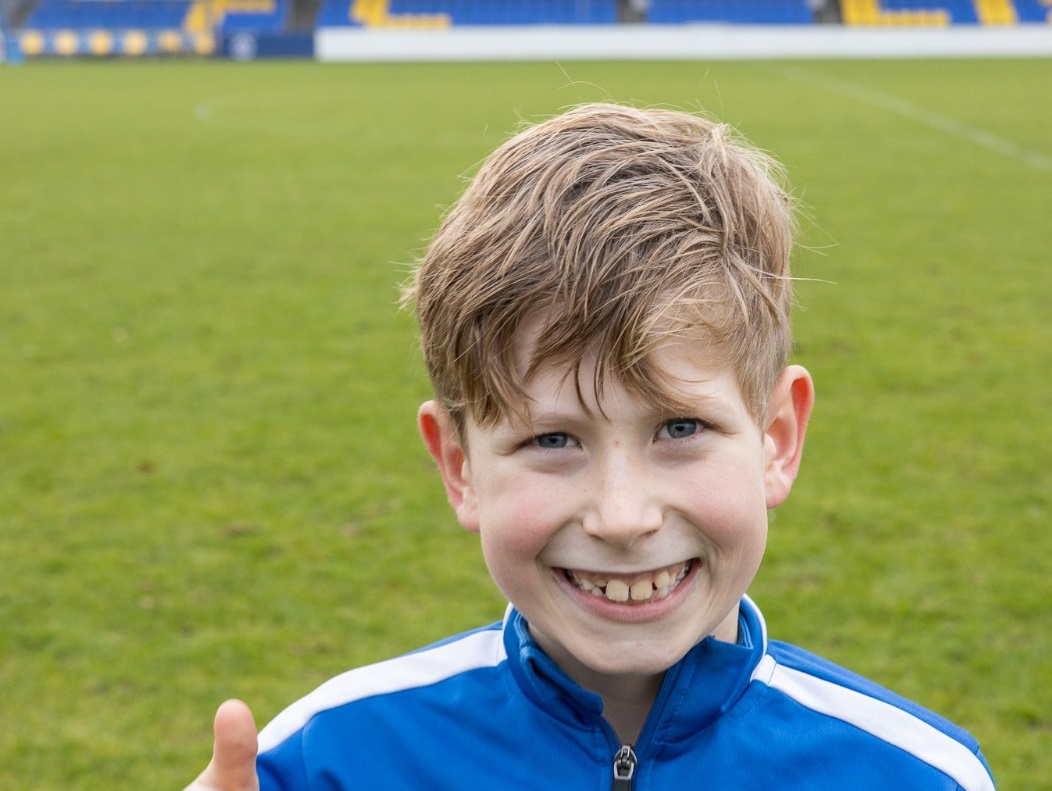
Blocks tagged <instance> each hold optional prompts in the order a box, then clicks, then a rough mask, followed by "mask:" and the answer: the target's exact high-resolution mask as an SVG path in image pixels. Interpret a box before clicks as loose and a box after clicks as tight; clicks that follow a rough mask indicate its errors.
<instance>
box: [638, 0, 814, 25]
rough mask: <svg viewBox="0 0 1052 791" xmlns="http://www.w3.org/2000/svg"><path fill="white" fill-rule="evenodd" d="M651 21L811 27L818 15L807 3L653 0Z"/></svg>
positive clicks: (786, 0) (797, 0)
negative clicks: (808, 25)
mask: <svg viewBox="0 0 1052 791" xmlns="http://www.w3.org/2000/svg"><path fill="white" fill-rule="evenodd" d="M647 21H649V22H651V23H653V24H681V23H684V22H709V23H729V24H742V25H807V24H811V23H812V22H813V21H814V15H813V12H812V11H811V8H810V7H809V5H808V2H807V0H704V1H703V2H699V0H651V2H650V10H649V12H648V14H647Z"/></svg>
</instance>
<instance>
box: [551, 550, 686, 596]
mask: <svg viewBox="0 0 1052 791" xmlns="http://www.w3.org/2000/svg"><path fill="white" fill-rule="evenodd" d="M695 562H696V560H688V561H686V562H684V563H676V564H674V565H672V566H666V567H665V568H662V569H658V570H656V571H649V572H644V573H642V574H631V575H623V574H603V573H601V572H592V571H577V570H573V569H563V570H562V573H563V575H564V576H565V577H566V579H567V580H568V581H569V582H570V584H571V585H573V586H574V587H576V588H577V589H578V590H582V591H584V592H585V593H589V594H591V595H592V596H596V597H598V598H601V599H606V600H607V601H612V602H617V603H619V604H630V605H631V604H644V603H646V602H650V601H658V600H660V599H664V598H665V597H666V596H668V595H669V594H670V593H672V591H674V590H675V589H676V587H677V586H678V585H679V584H680V583H681V582H683V580H684V579H685V578H686V576H687V575H688V574H689V573H690V571H691V569H692V568H693V567H694V564H695Z"/></svg>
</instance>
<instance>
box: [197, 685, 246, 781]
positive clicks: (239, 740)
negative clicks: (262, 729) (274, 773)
mask: <svg viewBox="0 0 1052 791" xmlns="http://www.w3.org/2000/svg"><path fill="white" fill-rule="evenodd" d="M256 749H257V742H256V723H255V720H253V719H252V712H251V711H250V710H249V708H248V706H246V705H245V704H244V703H242V702H241V701H240V700H228V701H227V702H226V703H224V704H223V705H221V706H220V707H219V710H218V711H217V712H216V719H215V746H214V747H213V748H212V762H211V763H209V764H208V767H207V768H206V769H205V770H204V771H203V772H202V773H201V775H200V776H199V777H198V778H197V779H196V780H194V782H192V783H191V784H190V785H188V786H187V787H186V789H185V791H259V778H258V777H257V776H256Z"/></svg>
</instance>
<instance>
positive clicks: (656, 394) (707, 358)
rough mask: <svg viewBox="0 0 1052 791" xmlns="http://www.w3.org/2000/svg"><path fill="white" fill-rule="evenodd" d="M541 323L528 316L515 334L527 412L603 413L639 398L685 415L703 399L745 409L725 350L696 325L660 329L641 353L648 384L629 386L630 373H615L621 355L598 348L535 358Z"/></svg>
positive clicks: (651, 405)
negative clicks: (566, 357)
mask: <svg viewBox="0 0 1052 791" xmlns="http://www.w3.org/2000/svg"><path fill="white" fill-rule="evenodd" d="M545 327H546V321H545V317H544V316H543V315H534V316H530V317H529V318H528V319H527V320H526V321H525V322H523V324H522V326H521V327H520V328H519V329H518V331H517V333H516V336H515V349H514V361H515V366H516V369H517V374H518V376H519V377H520V378H521V381H522V382H523V389H524V392H523V396H524V401H525V403H524V404H523V405H522V406H523V408H522V410H517V409H516V410H514V411H522V412H523V413H524V414H523V415H522V417H526V418H528V417H529V416H530V415H531V414H533V413H535V412H536V411H537V409H538V408H557V409H560V410H563V409H574V408H577V409H583V411H585V412H586V413H599V414H606V413H607V412H609V411H610V410H611V409H613V410H615V411H616V409H617V408H618V406H621V405H623V404H624V403H625V402H632V403H633V404H634V405H637V406H638V405H640V404H643V405H645V406H647V407H649V408H650V409H651V411H656V412H662V413H668V414H670V415H677V416H685V415H690V414H693V413H694V410H697V409H699V408H700V407H702V406H704V405H708V406H716V405H719V404H722V408H724V409H733V410H735V411H739V410H740V411H747V409H746V406H745V401H744V398H743V396H742V392H741V388H740V386H739V383H738V379H737V377H736V376H735V375H734V372H733V371H731V370H730V368H729V366H728V365H727V363H726V354H725V353H723V350H721V349H720V348H719V347H718V346H717V345H716V344H714V343H713V341H712V339H711V338H710V337H709V335H708V333H707V332H705V331H704V330H703V329H702V328H699V327H696V326H695V327H692V328H688V329H681V330H679V331H675V332H672V331H669V332H666V333H662V334H660V335H659V336H658V337H657V338H656V339H655V340H654V341H653V343H652V344H651V345H650V346H649V348H648V349H647V350H646V351H645V354H643V355H642V360H641V362H642V363H643V364H644V365H643V368H644V370H645V372H646V375H647V381H648V383H649V385H650V386H648V387H647V388H646V392H643V389H642V388H639V387H637V386H633V382H632V377H631V376H628V375H624V374H621V373H619V371H621V370H622V369H623V367H624V361H621V360H616V359H603V358H602V356H601V352H600V350H599V349H598V348H592V349H590V350H589V351H588V352H586V353H585V354H584V355H583V356H582V357H581V359H580V360H579V361H572V362H565V361H559V360H545V359H539V358H538V357H537V355H536V353H535V348H536V344H537V339H538V337H539V336H540V334H541V333H542V332H543V331H544V329H545Z"/></svg>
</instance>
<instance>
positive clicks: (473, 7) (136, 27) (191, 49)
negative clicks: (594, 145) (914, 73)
mask: <svg viewBox="0 0 1052 791" xmlns="http://www.w3.org/2000/svg"><path fill="white" fill-rule="evenodd" d="M623 22H631V23H645V24H649V25H661V26H677V25H685V24H708V25H714V24H715V25H761V26H790V25H815V24H833V25H838V24H843V25H845V26H849V27H860V28H866V27H895V26H898V27H906V26H908V27H946V26H950V25H964V26H973V27H1007V26H1016V25H1035V24H1037V25H1049V24H1052V0H0V32H3V33H4V34H5V36H6V37H7V40H8V41H14V40H15V38H14V37H15V36H17V42H15V43H16V44H19V45H20V48H21V50H23V51H24V52H25V53H26V54H27V55H31V56H33V55H42V56H67V55H82V54H88V55H152V54H200V55H209V54H213V53H216V52H219V51H220V50H221V49H222V48H225V47H226V45H227V43H229V42H228V40H229V39H231V38H232V37H241V39H242V40H246V39H245V35H246V34H247V35H250V36H258V37H269V38H272V39H273V38H276V37H283V36H284V37H289V38H292V37H295V34H298V35H299V36H301V37H303V36H307V37H309V36H311V35H312V34H313V31H315V30H317V29H319V28H376V29H403V30H404V29H412V30H438V29H447V28H451V27H457V28H472V27H476V28H477V27H485V26H496V27H505V28H511V27H530V26H542V25H556V26H568V27H574V26H586V25H587V26H607V25H616V24H618V23H623ZM253 46H254V45H253ZM10 47H11V44H9V45H8V48H9V49H10Z"/></svg>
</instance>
